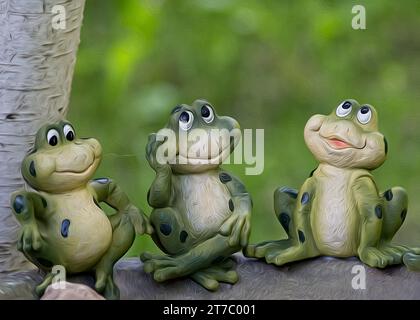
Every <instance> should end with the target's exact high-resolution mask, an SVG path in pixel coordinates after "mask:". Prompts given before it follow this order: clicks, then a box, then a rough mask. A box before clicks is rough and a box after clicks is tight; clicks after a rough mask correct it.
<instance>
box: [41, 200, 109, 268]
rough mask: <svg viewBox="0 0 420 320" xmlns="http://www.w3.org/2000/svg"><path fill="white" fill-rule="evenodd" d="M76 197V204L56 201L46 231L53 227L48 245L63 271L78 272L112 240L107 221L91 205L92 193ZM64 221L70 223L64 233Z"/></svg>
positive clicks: (95, 257) (103, 215)
mask: <svg viewBox="0 0 420 320" xmlns="http://www.w3.org/2000/svg"><path fill="white" fill-rule="evenodd" d="M67 200H70V199H67ZM78 200H79V202H77V203H74V202H72V201H70V202H69V201H66V200H64V201H63V200H62V201H60V202H58V206H57V207H56V208H55V214H54V216H53V217H52V218H51V221H50V222H49V227H48V228H49V230H54V232H52V234H51V243H50V245H51V247H52V248H54V249H53V250H54V251H56V256H57V260H58V261H59V262H60V264H62V265H64V266H65V267H66V269H67V272H81V271H85V270H86V269H89V268H92V267H93V266H94V265H95V264H97V263H98V262H99V260H100V259H101V257H102V256H103V255H104V254H105V252H106V251H107V250H108V248H109V247H110V244H111V241H112V227H111V223H110V221H109V219H108V217H107V216H106V215H105V213H104V212H103V211H102V210H101V209H100V208H99V207H97V206H96V205H95V203H94V202H93V198H92V196H91V195H90V194H89V195H88V196H86V197H81V198H79V199H78ZM64 220H68V221H69V222H70V223H69V225H68V228H67V232H64V233H63V231H64V230H63V228H62V226H63V221H64ZM63 234H64V235H63ZM53 262H54V263H55V261H53Z"/></svg>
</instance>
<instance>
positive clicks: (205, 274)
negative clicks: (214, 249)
mask: <svg viewBox="0 0 420 320" xmlns="http://www.w3.org/2000/svg"><path fill="white" fill-rule="evenodd" d="M235 265H236V263H235V261H233V260H232V259H230V258H228V259H226V260H224V261H222V262H220V263H218V264H216V265H214V266H211V267H209V268H207V269H203V270H200V271H197V272H195V273H194V274H192V275H191V279H192V280H194V281H195V282H197V283H198V284H199V285H201V286H203V287H204V288H206V289H207V290H210V291H216V290H217V289H218V288H219V285H220V282H224V283H229V284H235V283H236V282H238V280H239V277H238V274H237V273H236V271H235V270H234V268H235Z"/></svg>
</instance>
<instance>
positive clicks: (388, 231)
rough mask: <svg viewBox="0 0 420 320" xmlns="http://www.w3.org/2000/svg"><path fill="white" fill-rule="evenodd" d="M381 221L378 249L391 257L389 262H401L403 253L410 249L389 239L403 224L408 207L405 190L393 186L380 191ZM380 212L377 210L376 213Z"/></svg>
mask: <svg viewBox="0 0 420 320" xmlns="http://www.w3.org/2000/svg"><path fill="white" fill-rule="evenodd" d="M380 196H381V198H382V199H383V206H384V207H383V211H384V214H383V222H382V232H381V240H380V243H379V246H378V248H379V250H380V251H381V252H382V253H383V254H385V255H386V256H388V257H391V262H390V264H401V263H402V259H403V256H404V254H405V253H407V252H409V251H410V249H409V248H408V247H406V246H400V245H393V244H391V241H392V239H393V237H394V235H395V234H396V233H397V231H398V230H399V229H400V227H401V225H402V224H403V222H404V220H405V218H406V215H407V209H408V197H407V192H406V191H405V190H404V189H403V188H401V187H394V188H392V189H389V190H387V191H385V192H384V193H382V194H381V195H380ZM378 214H380V213H379V211H377V215H378Z"/></svg>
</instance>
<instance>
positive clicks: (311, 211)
mask: <svg viewBox="0 0 420 320" xmlns="http://www.w3.org/2000/svg"><path fill="white" fill-rule="evenodd" d="M304 137H305V142H306V144H307V146H308V148H309V149H310V151H311V152H312V153H313V155H314V156H315V158H316V159H317V160H318V161H319V166H318V168H317V169H315V170H314V171H313V172H312V173H311V175H310V177H309V178H308V179H307V180H306V181H305V183H304V184H303V186H302V187H301V189H300V191H299V192H298V191H297V190H293V189H291V188H280V189H278V190H276V192H275V196H274V206H275V211H276V216H277V218H278V220H279V221H280V224H281V225H282V227H283V228H284V230H285V231H286V233H287V235H288V239H286V240H279V241H269V242H265V243H262V244H258V245H250V246H249V247H248V248H247V249H246V250H245V255H246V256H248V257H255V258H265V260H266V261H267V262H268V263H272V264H275V265H279V266H280V265H283V264H286V263H289V262H293V261H297V260H302V259H306V258H311V257H316V256H320V255H325V256H333V257H351V256H358V257H359V258H360V260H361V261H362V262H364V263H365V264H367V265H369V266H371V267H378V268H384V267H385V266H387V265H392V264H400V263H402V260H403V257H404V255H405V254H407V253H408V254H409V255H407V259H406V260H407V262H408V261H409V260H410V261H411V263H409V264H411V265H412V266H413V267H415V265H416V264H417V262H416V261H418V259H417V257H416V256H415V255H414V252H417V253H418V250H416V249H410V248H407V247H405V246H398V245H393V244H391V240H392V238H393V236H394V235H395V233H396V232H397V231H398V229H399V228H400V227H401V225H402V223H403V222H404V219H405V218H406V215H407V206H408V199H407V193H406V191H405V190H404V189H403V188H401V187H394V188H391V189H389V190H387V191H385V192H383V193H379V192H378V188H377V186H376V184H375V181H374V179H373V176H372V174H371V170H374V169H376V168H378V167H379V166H380V165H382V163H383V162H384V161H385V159H386V156H387V152H388V145H387V141H386V139H385V137H384V136H383V135H382V134H381V133H380V132H379V131H378V116H377V113H376V111H375V109H374V108H373V107H372V106H370V105H362V106H360V105H359V103H358V102H357V101H355V100H350V99H349V100H346V101H344V102H343V103H341V104H340V105H339V106H338V108H336V109H335V110H334V111H333V112H332V113H331V114H330V115H328V116H323V115H315V116H313V117H312V118H310V119H309V121H308V123H307V124H306V127H305V131H304Z"/></svg>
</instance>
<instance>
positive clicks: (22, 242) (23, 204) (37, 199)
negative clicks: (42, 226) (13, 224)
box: [11, 191, 47, 254]
mask: <svg viewBox="0 0 420 320" xmlns="http://www.w3.org/2000/svg"><path fill="white" fill-rule="evenodd" d="M46 207H47V202H46V201H45V199H44V198H42V197H41V196H40V195H38V194H37V193H33V192H26V191H17V192H15V193H13V194H12V197H11V208H12V211H13V213H14V215H15V217H16V218H17V220H18V221H19V223H20V224H21V225H22V229H21V232H20V235H19V239H18V250H20V251H22V252H24V253H25V254H29V253H30V252H31V251H39V250H40V249H41V247H42V238H41V235H40V233H39V230H38V225H37V221H36V220H37V219H43V218H45V216H44V213H45V212H46Z"/></svg>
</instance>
